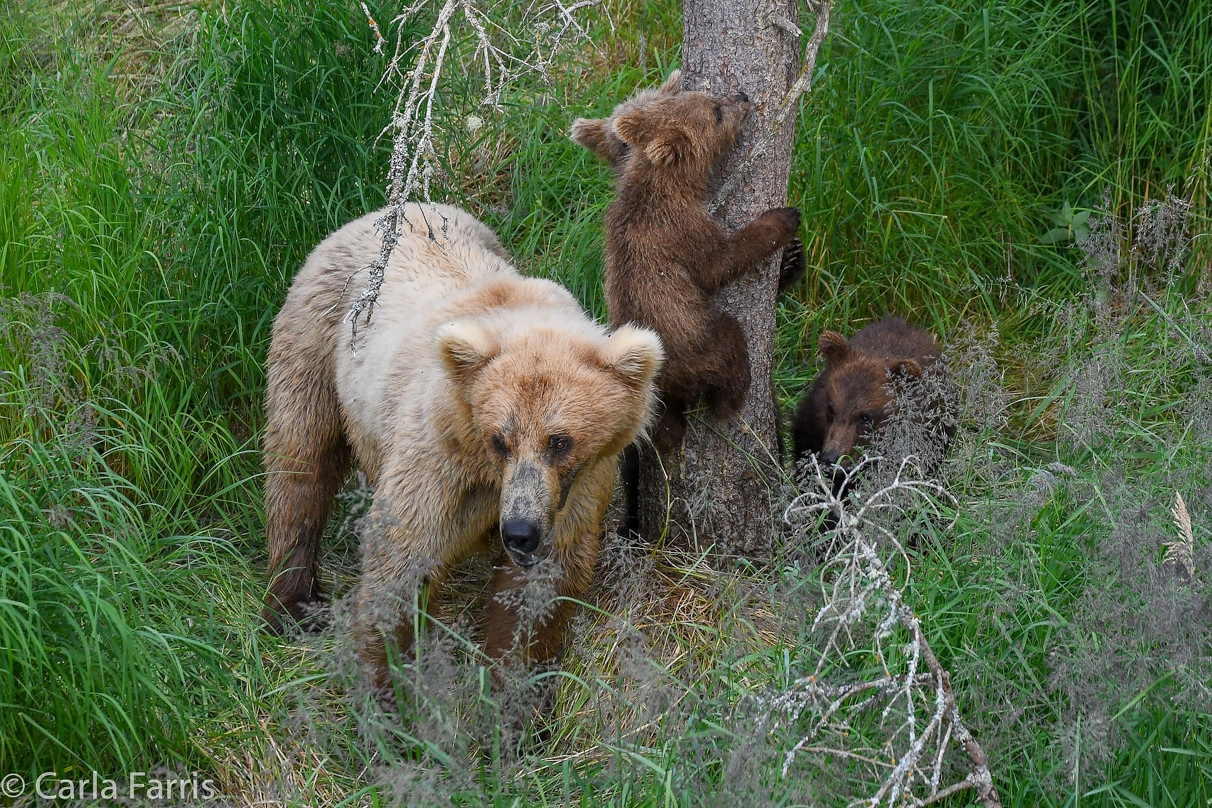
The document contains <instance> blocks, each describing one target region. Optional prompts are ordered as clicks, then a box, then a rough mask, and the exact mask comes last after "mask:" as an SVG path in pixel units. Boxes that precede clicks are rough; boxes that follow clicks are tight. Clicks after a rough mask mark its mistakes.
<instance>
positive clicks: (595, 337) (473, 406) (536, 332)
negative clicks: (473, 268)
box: [437, 318, 664, 567]
mask: <svg viewBox="0 0 1212 808" xmlns="http://www.w3.org/2000/svg"><path fill="white" fill-rule="evenodd" d="M437 344H438V350H439V352H440V354H441V356H442V360H443V363H444V365H445V368H446V372H447V374H448V375H449V377H450V379H451V382H452V383H453V385H454V389H455V394H456V396H457V397H458V399H459V401H460V402H461V404H462V407H463V413H464V415H463V417H462V419H461V420H462V424H461V432H462V433H463V434H462V436H461V438H460V440H462V441H465V442H466V443H468V444H470V445H469V446H468V450H469V451H473V452H478V453H481V454H482V456H483V457H484V458H485V463H486V465H487V466H489V467H490V468H491V469H493V472H492V473H493V474H494V475H495V476H496V481H497V483H498V484H499V486H500V493H501V499H500V532H501V540H502V542H503V543H504V545H505V549H506V550H507V551H508V552H509V555H510V556H511V557H512V558H513V560H514V562H515V563H517V564H518V565H519V566H521V567H530V566H533V565H534V564H536V563H538V562H539V561H541V560H542V559H543V558H545V557H547V555H548V554H549V553H550V551H551V547H552V538H553V535H554V533H555V527H556V525H557V523H558V521H559V520H560V518H561V517H562V516H563V514H564V512H565V509H566V508H568V507H580V508H583V507H587V506H586V505H585V503H584V502H582V501H580V500H578V499H577V498H576V497H571V496H570V494H572V493H573V491H574V490H575V488H576V485H577V482H578V480H579V479H580V477H581V475H582V474H584V473H587V472H590V471H591V470H595V469H596V472H598V473H600V468H599V467H600V464H601V463H602V462H609V463H613V462H615V461H614V458H615V456H616V455H618V453H619V452H621V451H622V450H623V449H624V448H625V447H626V446H627V445H628V444H629V443H631V442H632V441H633V440H634V439H635V438H636V437H637V436H638V435H639V434H640V433H641V432H642V431H643V430H644V429H646V428H647V426H648V424H649V421H650V419H651V415H652V411H653V406H654V402H655V392H654V389H653V379H654V378H655V376H656V374H657V372H658V371H659V370H660V368H661V364H662V363H663V361H664V350H663V348H662V346H661V341H660V338H659V337H658V336H657V335H656V334H655V333H654V332H652V331H649V330H648V329H646V328H640V327H638V326H633V325H625V326H623V327H622V328H619V329H618V330H616V331H615V332H614V333H613V334H611V335H609V336H606V335H605V334H604V332H602V331H600V330H598V329H597V327H594V328H592V329H588V328H580V329H569V328H560V327H559V324H554V323H552V324H545V325H538V326H534V325H530V326H528V327H514V328H508V327H505V328H503V327H500V325H499V324H495V325H494V324H493V323H491V322H488V321H486V320H477V319H474V318H473V319H466V320H459V321H456V322H453V323H449V324H447V325H446V326H444V327H443V328H442V329H441V330H440V331H439V333H438V338H437Z"/></svg>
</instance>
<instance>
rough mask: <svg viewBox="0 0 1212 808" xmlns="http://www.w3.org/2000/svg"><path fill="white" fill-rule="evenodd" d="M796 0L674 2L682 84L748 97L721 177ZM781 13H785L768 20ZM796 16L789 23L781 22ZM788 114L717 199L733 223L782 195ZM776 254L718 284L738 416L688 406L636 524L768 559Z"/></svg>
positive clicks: (741, 147)
mask: <svg viewBox="0 0 1212 808" xmlns="http://www.w3.org/2000/svg"><path fill="white" fill-rule="evenodd" d="M798 17H799V4H798V2H794V1H793V2H788V0H685V1H684V3H683V7H682V18H683V23H682V88H683V89H688V90H703V91H705V92H709V93H711V94H713V95H726V94H729V93H734V92H736V91H737V90H743V91H744V92H745V93H746V94H747V95H748V96H749V98H750V100H751V101H752V107H751V109H750V113H749V117H748V119H747V120H746V122H745V128H744V131H743V132H742V134H741V137H740V138H739V140H738V141H737V144H736V146H735V147H734V148H733V150H732V152H731V153H730V154H729V155H728V156H727V157H726V158H725V159H724V161H723V162H722V163H721V167H720V171H719V173H718V175H717V177H716V184H715V185H714V186H713V188H718V187H719V185H720V184H721V183H722V182H723V181H724V180H725V179H726V178H727V176H728V175H729V174H730V172H731V171H733V170H734V169H736V168H737V167H738V166H739V165H740V164H741V163H742V162H743V161H744V159H745V156H746V155H748V154H749V152H750V150H751V149H752V147H753V146H754V144H756V143H757V142H758V141H759V140H760V138H761V135H762V134H763V133H764V132H766V131H767V130H768V129H769V128H770V125H771V123H772V121H773V119H774V117H775V115H776V113H777V112H778V109H779V102H781V101H782V100H783V99H784V97H785V96H786V95H787V92H788V90H790V89H791V86H792V84H793V83H794V82H795V79H796V76H797V73H798V69H799V53H800V44H801V41H800V40H801V38H797V37H796V36H795V34H794V33H792V29H794V25H795V24H797V23H798ZM776 18H782V23H781V24H780V23H776V22H772V21H771V20H772V19H776ZM787 22H790V23H792V24H791V25H788V24H786V23H787ZM794 139H795V119H794V116H792V118H791V120H789V121H787V122H786V123H785V125H784V126H782V127H781V129H780V130H779V131H778V132H777V133H776V135H775V136H774V138H773V140H772V142H771V143H770V145H769V149H768V151H767V154H766V155H765V157H764V159H762V160H760V161H758V162H757V163H756V164H755V165H753V166H752V167H751V169H750V170H749V172H748V173H747V174H746V175H745V176H744V178H743V181H742V182H741V184H740V185H739V187H738V188H737V189H736V190H735V191H734V192H733V193H732V194H730V195H729V196H728V198H726V199H724V200H723V204H722V205H721V206H720V208H719V209H718V210H717V211H716V216H717V218H718V219H720V220H721V221H722V222H723V224H724V226H725V227H726V228H728V229H729V230H736V229H737V228H739V227H741V226H742V225H744V224H746V223H748V222H749V221H751V220H753V219H754V218H756V217H757V216H758V215H759V214H761V213H762V212H764V211H766V210H768V209H769V208H776V207H783V206H785V205H786V204H787V181H788V178H789V176H790V173H791V150H792V145H793V141H794ZM779 259H780V255H778V254H776V255H775V256H774V257H772V258H771V259H769V260H767V261H766V262H764V263H762V264H761V265H760V266H758V267H756V268H755V270H754V272H753V273H752V274H750V275H747V276H745V277H744V278H742V279H741V280H739V281H737V282H736V283H735V284H733V285H731V286H729V287H728V288H726V289H724V290H722V291H721V292H720V294H719V296H718V298H717V301H718V303H719V304H720V305H721V306H722V307H723V308H724V309H725V310H726V311H728V312H731V313H732V314H733V316H735V317H736V318H737V320H739V321H740V324H741V328H742V330H743V331H744V332H745V338H746V341H747V342H748V346H749V363H750V367H751V369H752V379H753V381H752V383H751V384H750V387H749V393H748V395H747V396H746V399H745V404H744V406H743V407H742V409H741V412H740V414H739V415H738V416H737V417H736V418H735V419H733V420H731V421H729V422H727V423H720V422H718V421H716V420H715V419H714V418H713V417H712V416H711V415H710V414H709V413H708V412H706V411H704V410H701V409H700V410H699V411H696V412H694V413H692V414H691V416H690V419H689V420H690V427H689V429H688V430H687V432H686V439H685V441H684V442H683V444H682V445H681V446H680V447H679V448H677V449H675V450H674V451H673V452H671V453H670V454H669V455H665V456H658V454H657V453H656V451H655V450H653V449H652V447H651V446H648V447H646V448H645V449H644V450H643V452H642V454H641V461H640V474H639V478H640V479H639V491H638V507H639V518H640V529H641V532H642V533H643V535H645V536H646V537H648V538H649V539H651V540H659V539H660V538H661V537H662V536H664V537H665V539H666V541H671V542H674V543H677V544H679V545H683V546H690V547H692V548H695V549H700V550H701V549H706V548H707V547H708V546H709V545H712V544H714V545H715V548H716V550H717V551H718V552H724V553H736V554H740V555H745V556H747V557H751V558H759V559H760V558H764V557H768V555H769V552H770V550H771V547H772V542H773V539H774V519H773V511H774V508H775V507H776V506H777V499H778V493H779V477H780V472H781V469H780V465H779V457H780V454H781V452H780V444H779V436H778V413H777V402H776V401H775V398H774V394H773V383H772V377H771V372H772V370H773V367H772V365H773V354H774V326H775V296H776V293H777V289H778V274H779V273H778V270H779Z"/></svg>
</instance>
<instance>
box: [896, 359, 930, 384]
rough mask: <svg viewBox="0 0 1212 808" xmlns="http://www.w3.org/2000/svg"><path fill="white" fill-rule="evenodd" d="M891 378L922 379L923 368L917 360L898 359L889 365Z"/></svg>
mask: <svg viewBox="0 0 1212 808" xmlns="http://www.w3.org/2000/svg"><path fill="white" fill-rule="evenodd" d="M888 375H889V376H893V377H896V376H906V377H912V378H914V379H920V378H922V366H921V365H919V364H918V362H917V360H916V359H898V360H897V361H895V362H893V363H892V364H890V365H888Z"/></svg>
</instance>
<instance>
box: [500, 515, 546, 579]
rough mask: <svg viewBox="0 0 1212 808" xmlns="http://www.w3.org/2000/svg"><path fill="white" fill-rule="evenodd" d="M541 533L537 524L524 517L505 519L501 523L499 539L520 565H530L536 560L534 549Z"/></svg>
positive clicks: (537, 545) (537, 544) (536, 547)
mask: <svg viewBox="0 0 1212 808" xmlns="http://www.w3.org/2000/svg"><path fill="white" fill-rule="evenodd" d="M542 533H543V532H542V530H540V529H539V526H538V525H536V524H535V523H534V522H530V521H527V520H525V519H506V520H505V521H504V522H502V523H501V541H502V542H504V543H505V549H506V550H508V551H509V554H510V555H511V556H513V560H514V561H516V562H517V564H518V566H520V567H531V566H534V565H535V564H536V563H537V562H538V560H539V558H538V556H537V555H535V550H537V549H538V547H539V539H540V538H541V537H542Z"/></svg>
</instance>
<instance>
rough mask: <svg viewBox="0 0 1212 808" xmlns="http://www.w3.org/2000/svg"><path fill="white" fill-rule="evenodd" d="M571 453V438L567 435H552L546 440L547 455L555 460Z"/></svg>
mask: <svg viewBox="0 0 1212 808" xmlns="http://www.w3.org/2000/svg"><path fill="white" fill-rule="evenodd" d="M571 451H572V438H570V437H568V436H567V435H552V436H551V437H550V438H548V439H547V453H548V454H549V455H551V457H552V458H553V459H555V460H559V459H560V458H562V457H563V456H564V455H566V454H568V453H569V452H571Z"/></svg>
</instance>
